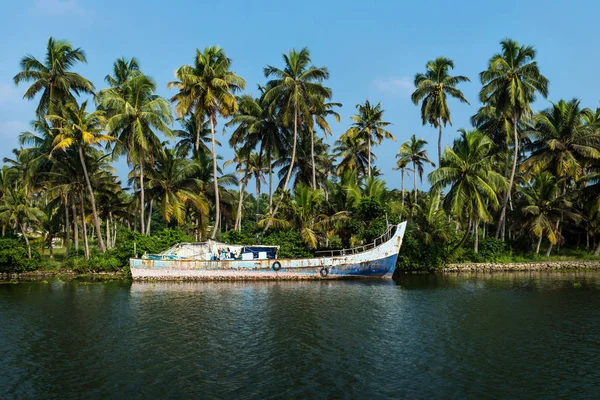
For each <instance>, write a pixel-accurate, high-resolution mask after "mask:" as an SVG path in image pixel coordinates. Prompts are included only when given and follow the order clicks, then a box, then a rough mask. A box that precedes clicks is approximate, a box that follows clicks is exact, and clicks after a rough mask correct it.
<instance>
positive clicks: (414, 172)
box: [413, 160, 417, 204]
mask: <svg viewBox="0 0 600 400" xmlns="http://www.w3.org/2000/svg"><path fill="white" fill-rule="evenodd" d="M413 169H414V171H413V180H414V182H413V184H414V185H415V204H417V165H416V162H415V161H414V160H413Z"/></svg>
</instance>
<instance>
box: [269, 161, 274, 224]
mask: <svg viewBox="0 0 600 400" xmlns="http://www.w3.org/2000/svg"><path fill="white" fill-rule="evenodd" d="M272 164H273V160H272V159H271V152H269V214H271V213H272V212H273V165H272Z"/></svg>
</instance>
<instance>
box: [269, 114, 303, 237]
mask: <svg viewBox="0 0 600 400" xmlns="http://www.w3.org/2000/svg"><path fill="white" fill-rule="evenodd" d="M297 137H298V110H295V111H294V138H293V140H292V142H293V145H292V160H291V162H290V167H289V169H288V172H287V174H286V176H285V182H284V184H283V190H282V191H281V198H280V199H279V202H277V205H276V206H275V209H274V210H273V213H272V214H271V218H273V217H274V216H275V215H276V214H277V211H278V210H279V206H280V205H281V202H282V201H283V197H284V192H285V191H286V190H287V186H288V184H289V183H290V178H291V176H292V170H293V169H294V160H295V159H296V143H297ZM270 226H271V220H269V221H268V222H267V226H265V229H264V231H263V232H266V231H267V229H269V227H270Z"/></svg>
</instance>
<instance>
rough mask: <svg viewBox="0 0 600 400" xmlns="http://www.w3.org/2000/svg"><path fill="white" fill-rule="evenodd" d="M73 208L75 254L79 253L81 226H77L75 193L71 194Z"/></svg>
mask: <svg viewBox="0 0 600 400" xmlns="http://www.w3.org/2000/svg"><path fill="white" fill-rule="evenodd" d="M71 210H72V211H73V241H74V242H75V255H77V256H78V255H79V227H78V226H77V207H76V206H75V195H73V196H71Z"/></svg>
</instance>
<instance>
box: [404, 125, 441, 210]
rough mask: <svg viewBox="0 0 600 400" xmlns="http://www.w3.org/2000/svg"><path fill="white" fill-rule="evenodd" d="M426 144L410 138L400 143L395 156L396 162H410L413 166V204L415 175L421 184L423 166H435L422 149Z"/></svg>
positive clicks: (413, 137)
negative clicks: (426, 164)
mask: <svg viewBox="0 0 600 400" xmlns="http://www.w3.org/2000/svg"><path fill="white" fill-rule="evenodd" d="M426 145H427V142H426V141H425V140H423V139H417V137H416V136H415V135H412V136H411V137H410V140H408V141H406V142H404V143H402V145H401V146H400V150H399V151H398V154H397V155H396V158H398V162H399V163H400V162H401V163H408V162H412V165H413V172H414V174H413V179H414V190H415V203H416V202H417V175H418V176H419V179H420V181H421V182H423V166H424V164H425V163H428V164H431V165H432V166H433V167H434V168H435V164H434V163H433V162H432V161H431V160H430V159H429V157H427V150H425V149H424V147H425V146H426Z"/></svg>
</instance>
